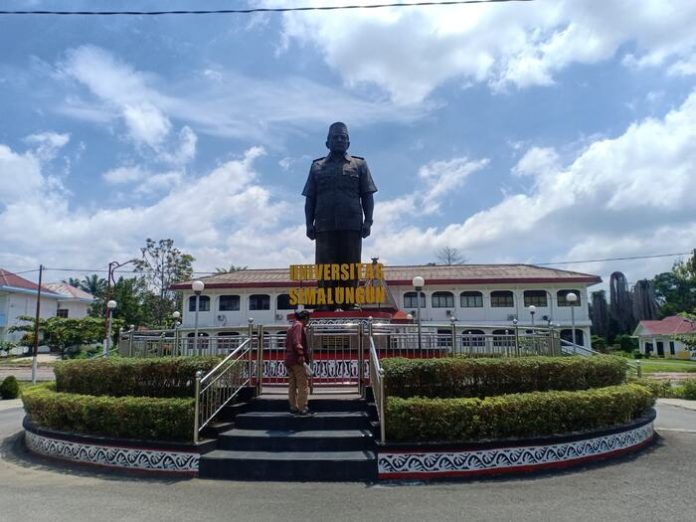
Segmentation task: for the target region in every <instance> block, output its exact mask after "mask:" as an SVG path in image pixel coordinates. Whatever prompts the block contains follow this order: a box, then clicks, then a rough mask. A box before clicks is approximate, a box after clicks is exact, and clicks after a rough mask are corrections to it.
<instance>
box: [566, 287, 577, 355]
mask: <svg viewBox="0 0 696 522" xmlns="http://www.w3.org/2000/svg"><path fill="white" fill-rule="evenodd" d="M566 301H568V303H570V327H571V328H572V330H571V335H572V339H573V353H576V351H577V345H576V344H575V303H577V302H578V296H577V294H576V293H575V292H569V293H568V295H566Z"/></svg>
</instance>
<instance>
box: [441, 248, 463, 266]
mask: <svg viewBox="0 0 696 522" xmlns="http://www.w3.org/2000/svg"><path fill="white" fill-rule="evenodd" d="M437 259H438V261H440V262H441V263H442V264H443V265H461V264H462V263H466V258H465V257H464V256H463V255H461V253H460V252H459V250H458V249H456V248H452V247H450V246H445V247H442V248H441V249H440V250H438V251H437Z"/></svg>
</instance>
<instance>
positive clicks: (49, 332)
mask: <svg viewBox="0 0 696 522" xmlns="http://www.w3.org/2000/svg"><path fill="white" fill-rule="evenodd" d="M17 319H19V320H20V321H22V322H23V324H19V325H14V326H11V327H10V329H9V331H10V332H26V333H25V334H24V336H23V337H22V341H21V343H22V344H23V345H25V346H27V345H28V346H33V344H34V325H35V324H36V319H35V318H34V317H32V316H29V315H22V316H19V317H18V318H17ZM104 326H105V325H104V319H103V318H96V317H83V318H81V319H71V318H65V317H49V318H48V319H40V320H39V338H40V339H41V342H42V343H43V344H45V345H47V346H49V347H51V348H52V349H54V350H59V351H60V352H61V355H62V354H64V353H65V349H66V348H68V347H70V346H81V345H83V344H89V343H95V342H100V341H102V340H103V337H104ZM111 326H112V332H113V334H114V336H115V335H116V334H117V333H118V330H119V328H120V327H121V326H123V320H121V319H114V320H113V321H112V325H111Z"/></svg>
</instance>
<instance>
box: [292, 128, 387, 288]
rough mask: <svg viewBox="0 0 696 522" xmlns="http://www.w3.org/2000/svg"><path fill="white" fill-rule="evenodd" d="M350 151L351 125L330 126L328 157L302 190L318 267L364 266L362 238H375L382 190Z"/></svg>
mask: <svg viewBox="0 0 696 522" xmlns="http://www.w3.org/2000/svg"><path fill="white" fill-rule="evenodd" d="M349 146H350V140H349V138H348V128H347V127H346V125H345V124H344V123H341V122H336V123H333V124H331V126H330V127H329V135H328V138H327V139H326V147H327V148H328V149H329V151H330V152H329V155H328V156H326V157H325V158H319V159H316V160H314V161H313V162H312V167H311V168H310V170H309V176H308V177H307V182H306V183H305V186H304V190H303V191H302V195H303V196H305V198H306V200H305V221H306V224H307V237H308V238H309V239H311V240H316V250H315V262H316V263H317V264H325V263H326V264H343V263H360V260H361V259H360V256H361V253H362V252H361V251H362V239H363V238H366V237H367V236H369V235H370V229H371V227H372V212H373V210H374V199H373V196H372V195H373V194H374V193H375V192H377V187H376V186H375V183H374V181H372V175H371V174H370V169H369V168H368V167H367V162H366V161H365V159H364V158H361V157H359V156H351V155H349V154H348V152H347V151H348V147H349ZM326 283H328V282H326ZM356 283H357V282H354V284H356ZM320 284H322V282H320ZM322 286H328V284H322Z"/></svg>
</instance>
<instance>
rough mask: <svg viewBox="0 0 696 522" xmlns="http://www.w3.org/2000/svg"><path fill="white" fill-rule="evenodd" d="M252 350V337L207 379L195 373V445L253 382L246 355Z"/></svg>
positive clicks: (206, 375) (208, 374) (216, 367)
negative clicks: (204, 430)
mask: <svg viewBox="0 0 696 522" xmlns="http://www.w3.org/2000/svg"><path fill="white" fill-rule="evenodd" d="M251 350H252V338H251V337H249V338H248V339H246V340H245V341H244V342H243V343H242V344H240V345H239V346H238V347H237V348H236V349H235V350H233V351H232V353H230V354H229V355H228V356H227V357H225V358H224V359H223V360H222V362H220V363H219V364H218V365H217V366H215V368H213V369H212V370H210V371H209V372H208V373H207V374H205V376H204V375H203V372H202V371H201V370H198V371H197V372H196V388H195V393H194V395H195V400H196V402H195V407H194V427H193V442H194V443H196V444H197V443H198V440H199V435H200V433H201V431H202V430H203V429H204V428H205V427H206V426H207V425H208V424H209V423H210V421H212V420H213V419H214V418H215V416H216V415H217V414H218V413H219V412H220V410H222V409H223V408H224V407H225V406H226V405H227V404H228V403H229V402H230V401H231V400H232V399H233V398H234V397H235V396H236V395H237V394H238V393H239V392H240V391H241V390H242V388H244V387H245V386H246V385H247V384H249V383H250V382H251V376H252V371H251V370H252V368H251V359H250V358H249V357H248V355H247V354H248V353H250V352H251Z"/></svg>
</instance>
